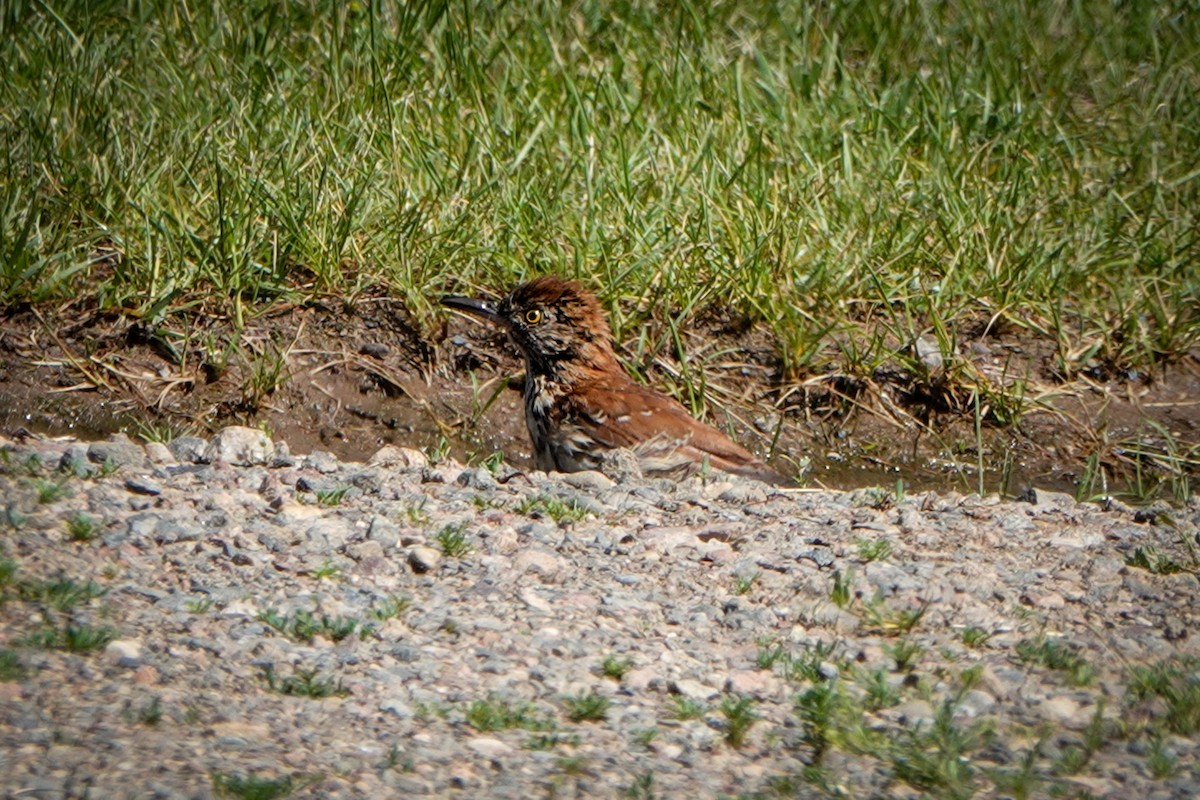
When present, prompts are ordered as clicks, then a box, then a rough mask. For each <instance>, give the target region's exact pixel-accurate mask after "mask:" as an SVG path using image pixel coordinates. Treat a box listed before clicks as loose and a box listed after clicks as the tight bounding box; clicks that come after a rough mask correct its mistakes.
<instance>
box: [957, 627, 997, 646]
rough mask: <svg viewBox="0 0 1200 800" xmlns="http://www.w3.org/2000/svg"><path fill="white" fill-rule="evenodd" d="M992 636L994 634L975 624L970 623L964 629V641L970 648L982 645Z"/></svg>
mask: <svg viewBox="0 0 1200 800" xmlns="http://www.w3.org/2000/svg"><path fill="white" fill-rule="evenodd" d="M992 636H993V634H991V633H988V632H987V631H985V630H984V629H983V628H980V627H977V626H975V625H968V626H967V627H965V628H963V630H962V642H963V644H965V645H966V646H967V647H970V648H976V647H982V646H983V644H984V642H986V641H987V640H988V639H990V638H992Z"/></svg>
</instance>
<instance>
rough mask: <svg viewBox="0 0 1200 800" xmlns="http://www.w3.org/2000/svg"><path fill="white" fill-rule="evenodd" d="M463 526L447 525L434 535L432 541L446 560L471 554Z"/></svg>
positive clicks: (469, 542) (469, 543)
mask: <svg viewBox="0 0 1200 800" xmlns="http://www.w3.org/2000/svg"><path fill="white" fill-rule="evenodd" d="M464 530H465V526H463V525H447V526H446V527H444V528H442V529H441V530H440V531H438V532H437V534H435V535H434V537H433V538H434V540H435V541H436V542H437V543H438V546H439V547H440V548H441V549H442V553H443V554H445V556H446V557H447V558H462V557H463V556H465V555H467V554H468V553H470V552H471V549H472V548H471V541H470V540H469V539H468V538H467V534H466V533H465V532H464Z"/></svg>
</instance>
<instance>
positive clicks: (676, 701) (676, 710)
mask: <svg viewBox="0 0 1200 800" xmlns="http://www.w3.org/2000/svg"><path fill="white" fill-rule="evenodd" d="M670 704H671V716H672V717H673V718H674V719H677V720H681V721H685V720H689V719H700V717H702V716H704V711H705V708H704V704H703V703H701V702H700V701H699V700H695V699H693V698H691V697H685V696H684V695H681V694H675V695H671V699H670Z"/></svg>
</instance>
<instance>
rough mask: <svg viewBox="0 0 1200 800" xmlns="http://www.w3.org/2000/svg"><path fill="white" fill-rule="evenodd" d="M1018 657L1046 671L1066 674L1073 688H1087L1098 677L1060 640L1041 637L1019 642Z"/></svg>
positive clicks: (1085, 661) (1088, 665)
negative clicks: (1050, 670)
mask: <svg viewBox="0 0 1200 800" xmlns="http://www.w3.org/2000/svg"><path fill="white" fill-rule="evenodd" d="M1017 657H1018V658H1020V659H1021V660H1022V661H1025V662H1029V663H1032V664H1038V665H1040V666H1042V667H1045V668H1046V669H1052V670H1056V671H1059V672H1065V673H1066V674H1067V678H1068V680H1069V681H1070V682H1071V684H1072V685H1073V686H1087V685H1088V684H1090V683H1091V682H1092V680H1093V679H1094V678H1095V677H1096V669H1095V667H1093V666H1092V665H1091V664H1089V663H1088V661H1087V659H1085V658H1084V657H1083V655H1082V654H1081V653H1080V652H1079V650H1078V648H1075V647H1072V646H1071V645H1070V644H1067V643H1066V642H1063V641H1060V640H1058V639H1048V638H1046V637H1044V636H1039V637H1038V638H1037V639H1022V640H1021V641H1019V642H1017Z"/></svg>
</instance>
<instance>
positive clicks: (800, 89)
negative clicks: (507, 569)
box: [0, 0, 1200, 424]
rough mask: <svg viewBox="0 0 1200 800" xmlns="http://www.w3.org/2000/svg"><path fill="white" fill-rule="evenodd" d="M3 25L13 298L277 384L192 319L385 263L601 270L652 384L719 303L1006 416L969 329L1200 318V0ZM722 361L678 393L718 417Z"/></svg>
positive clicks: (1098, 332) (45, 13)
mask: <svg viewBox="0 0 1200 800" xmlns="http://www.w3.org/2000/svg"><path fill="white" fill-rule="evenodd" d="M0 33H2V34H3V35H0V65H3V66H2V67H0V74H2V76H3V80H0V108H6V109H10V110H11V111H10V113H6V114H4V115H3V117H2V118H0V131H2V132H3V137H4V141H5V145H6V146H5V147H4V148H3V151H2V153H0V308H6V309H15V308H20V307H23V306H24V304H30V303H31V304H35V305H38V304H40V305H42V306H44V307H46V308H50V307H52V305H54V304H60V303H62V302H63V301H67V303H68V305H70V306H75V307H79V306H84V307H98V308H100V309H103V310H105V311H116V312H119V313H122V314H126V315H128V316H130V317H131V318H136V319H138V320H140V321H142V322H143V323H144V324H145V325H146V327H147V328H148V330H149V332H150V333H149V335H150V336H151V337H152V338H153V339H155V340H157V341H160V342H163V343H166V344H169V345H171V347H172V348H173V349H174V350H175V351H176V352H177V353H178V356H179V358H178V360H179V363H180V366H181V367H189V366H195V365H197V364H203V365H204V366H205V367H208V368H212V369H213V370H215V371H217V372H218V373H219V371H220V370H221V369H223V368H224V367H225V366H228V365H233V366H234V367H236V368H238V369H239V370H240V371H241V373H242V378H241V379H242V385H243V387H244V390H243V392H244V394H245V400H246V402H247V403H249V404H251V405H253V404H257V403H261V402H262V401H263V399H264V398H265V397H266V396H267V395H269V394H270V393H271V392H272V391H274V389H275V388H276V387H277V386H278V384H279V383H280V382H281V381H282V380H285V379H286V369H285V368H284V363H283V362H284V360H285V358H284V357H285V353H286V349H285V344H284V343H282V342H273V343H271V345H270V346H269V347H267V348H266V349H265V350H264V351H262V352H256V351H253V350H247V351H245V352H242V351H241V350H240V349H239V348H241V347H242V345H240V344H238V338H237V337H236V336H229V335H227V334H226V333H220V332H214V331H213V330H212V329H211V328H210V327H209V326H206V325H202V324H201V325H196V324H193V323H194V322H196V321H198V320H202V319H206V318H207V319H213V318H219V319H223V320H226V321H228V323H229V324H230V325H231V326H232V327H233V328H234V329H240V328H241V327H242V326H243V325H245V324H246V322H247V321H248V320H249V319H251V318H252V317H253V316H254V315H255V314H258V313H260V312H261V311H262V310H263V309H264V308H265V307H266V306H268V305H270V304H271V303H274V302H276V301H295V300H299V301H304V300H310V299H314V298H324V297H336V298H339V299H341V300H343V301H345V302H347V303H354V302H355V300H356V299H358V298H359V297H361V296H362V295H363V294H364V293H365V292H367V291H368V290H370V289H372V288H373V287H376V286H379V285H382V286H385V287H386V288H387V289H388V291H389V292H390V293H391V294H392V295H393V296H395V297H396V298H398V299H399V300H400V301H402V302H403V304H404V306H405V307H406V308H407V309H408V310H409V311H410V312H411V314H412V317H413V320H414V322H415V323H416V324H417V326H418V327H419V328H420V329H422V330H423V331H424V332H425V333H427V334H429V333H432V332H433V331H434V330H435V328H436V325H437V321H438V319H439V318H440V312H439V311H437V310H436V306H435V303H436V298H437V297H438V296H439V295H440V294H442V293H443V292H445V291H446V290H454V289H475V288H487V289H493V290H494V289H501V288H503V287H507V286H509V285H511V284H512V283H513V282H514V281H516V280H517V279H518V278H521V277H527V276H529V275H530V274H533V273H535V272H542V271H553V272H557V273H562V274H566V275H570V276H577V277H580V278H583V279H585V280H586V281H588V282H589V283H590V284H592V285H593V286H595V287H596V288H598V289H599V290H600V293H601V296H602V300H603V301H604V303H605V304H606V305H607V306H608V308H609V309H610V310H611V311H612V312H613V314H614V317H613V319H614V323H615V328H616V334H617V337H618V339H619V340H620V341H622V342H627V343H628V350H627V351H626V353H625V355H626V357H627V359H628V361H629V363H630V365H631V366H632V367H633V368H634V369H635V371H637V372H640V373H644V372H645V371H647V369H648V367H649V365H650V364H651V363H652V362H653V361H654V359H655V358H656V357H658V356H662V355H678V354H679V353H680V352H682V350H683V349H684V343H685V342H686V339H685V337H683V336H681V335H680V333H681V332H682V331H686V330H687V329H688V328H689V327H690V326H693V325H694V324H695V323H696V321H697V320H698V319H700V318H701V317H702V316H703V315H704V314H706V313H708V312H709V311H710V310H711V309H712V308H713V307H717V308H718V309H719V310H721V311H722V312H728V313H729V314H730V315H731V316H732V317H733V318H735V319H739V320H745V321H749V322H757V323H761V325H762V326H763V327H764V328H765V329H766V330H767V331H768V332H769V333H770V334H771V338H772V341H773V342H774V347H775V351H776V356H777V358H778V363H779V365H780V367H781V368H782V374H783V375H784V376H785V379H788V380H798V379H800V378H802V377H805V376H809V375H814V374H826V373H828V374H830V375H834V376H844V377H848V378H851V379H852V380H853V381H857V382H858V383H859V384H863V383H869V382H871V381H872V380H874V379H875V377H874V376H876V374H877V371H878V370H879V369H881V368H885V367H886V368H892V369H896V370H899V371H901V372H904V373H905V374H907V375H908V376H909V378H910V380H911V382H912V383H913V384H914V385H916V386H917V387H919V388H920V389H921V390H922V391H923V392H925V393H927V394H929V395H931V396H935V397H938V398H941V399H942V400H944V401H945V402H946V403H948V404H949V405H950V406H952V407H954V408H957V409H959V410H961V411H964V412H965V413H968V414H972V413H974V414H977V415H978V416H980V417H981V418H983V419H985V420H987V421H988V422H989V423H994V424H1012V423H1013V422H1015V421H1018V420H1019V419H1020V417H1021V415H1022V414H1023V413H1024V411H1025V410H1026V409H1027V408H1028V407H1029V406H1030V403H1032V402H1034V400H1033V399H1031V398H1030V397H1029V391H1028V389H1029V387H1028V381H1027V380H1026V377H1025V376H1024V375H1023V374H1021V373H1020V371H1019V370H1018V371H1017V372H1016V373H1015V374H1011V375H1006V376H1005V377H997V376H988V375H984V374H983V373H981V372H980V371H979V370H978V369H977V368H975V367H974V366H973V365H972V364H970V363H968V362H967V361H965V360H963V359H961V358H958V357H956V356H955V355H954V352H955V344H956V343H958V342H960V341H961V340H963V339H965V338H971V337H976V336H980V335H982V334H983V333H984V332H985V331H986V332H987V333H989V334H995V333H999V332H1005V331H1017V332H1024V333H1026V334H1028V335H1030V336H1032V337H1034V338H1036V339H1038V340H1040V341H1041V342H1043V343H1044V344H1045V347H1046V349H1047V353H1048V355H1049V363H1050V365H1051V368H1052V369H1053V370H1054V371H1055V372H1056V373H1057V374H1058V375H1059V376H1061V377H1062V378H1071V377H1073V376H1076V375H1080V374H1087V375H1089V376H1098V377H1103V376H1110V375H1117V374H1121V372H1122V371H1126V370H1137V371H1140V372H1143V373H1144V372H1147V371H1150V370H1153V369H1154V368H1155V367H1156V366H1157V365H1159V364H1161V363H1163V362H1164V361H1166V360H1169V359H1172V358H1177V357H1179V356H1180V355H1181V354H1182V353H1184V352H1186V351H1187V350H1189V349H1191V348H1194V347H1195V346H1196V343H1197V341H1198V339H1200V313H1197V311H1196V309H1197V308H1198V307H1200V278H1198V277H1197V272H1196V270H1195V263H1196V259H1197V249H1198V243H1197V237H1196V233H1195V232H1196V230H1198V229H1200V219H1198V215H1200V172H1198V171H1197V168H1196V161H1195V154H1196V153H1197V152H1200V105H1198V104H1196V103H1195V102H1194V96H1195V86H1196V80H1197V70H1198V68H1200V58H1198V56H1200V17H1198V15H1196V14H1194V13H1190V12H1189V11H1187V10H1186V9H1185V8H1184V7H1182V6H1179V5H1177V4H1170V3H1166V4H1154V3H1119V4H1117V3H1103V4H1098V5H1097V4H1080V3H1072V2H1068V0H1051V1H1050V2H1034V0H1019V1H1018V2H1012V3H999V4H997V3H986V2H982V0H963V2H958V3H932V2H906V1H902V0H851V2H846V3H837V4H812V3H774V2H769V0H746V1H745V2H740V3H712V4H707V3H682V4H676V5H666V6H659V5H656V4H653V3H650V2H639V1H638V0H634V1H633V2H628V3H622V4H617V5H611V4H603V3H599V2H596V0H580V1H579V2H576V3H574V4H571V5H570V6H568V7H566V8H565V9H564V7H562V6H561V5H559V4H552V3H544V2H537V1H536V0H535V1H534V2H526V3H516V4H478V3H473V2H467V3H438V2H413V3H403V4H399V3H393V2H387V0H369V1H368V2H363V3H348V4H347V3H334V2H329V0H306V1H305V2H300V3H292V4H288V5H287V6H286V7H280V8H271V9H268V10H266V11H264V10H263V9H261V8H258V7H255V6H253V5H231V6H219V7H218V6H213V5H199V6H195V7H191V6H189V7H188V8H186V9H181V8H180V7H179V6H178V5H177V4H173V3H167V2H162V1H161V0H159V1H158V2H154V1H151V2H147V3H141V4H136V5H133V6H123V5H119V4H95V3H91V2H83V0H62V1H61V2H56V3H51V4H12V5H10V6H6V7H5V9H4V11H3V13H0ZM202 314H204V315H207V316H202ZM919 335H924V337H925V340H926V341H928V342H931V343H932V345H933V346H935V347H936V349H937V350H938V351H940V352H941V353H942V355H943V362H944V364H943V367H941V368H940V371H939V370H935V369H934V368H931V367H930V366H929V365H928V363H927V362H926V361H925V360H922V359H921V358H919V357H917V355H916V354H915V352H914V348H913V347H911V346H910V345H911V343H912V342H914V341H915V340H916V339H917V337H918V336H919ZM231 350H233V351H237V352H236V353H234V352H231ZM725 358H726V356H725V354H723V353H721V352H719V349H718V350H714V351H713V352H710V353H707V354H703V355H700V356H699V357H697V358H696V359H695V360H694V361H693V363H692V364H691V366H690V368H689V369H686V370H681V371H680V374H679V375H678V376H675V377H674V378H673V379H672V380H673V382H674V385H673V386H672V387H671V388H672V390H673V391H674V392H675V393H676V394H677V395H678V396H679V397H681V398H682V399H683V400H685V402H687V403H689V404H690V405H691V406H692V407H693V409H697V410H698V409H701V408H702V407H703V406H704V405H705V403H706V400H707V398H706V390H708V389H711V388H712V387H711V386H710V385H709V384H708V383H707V382H706V378H705V373H706V367H708V366H710V364H711V363H715V362H719V361H723V360H724V359H725ZM80 366H81V369H89V368H88V367H87V364H86V360H84V361H81V362H80ZM101 379H102V378H101Z"/></svg>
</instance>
